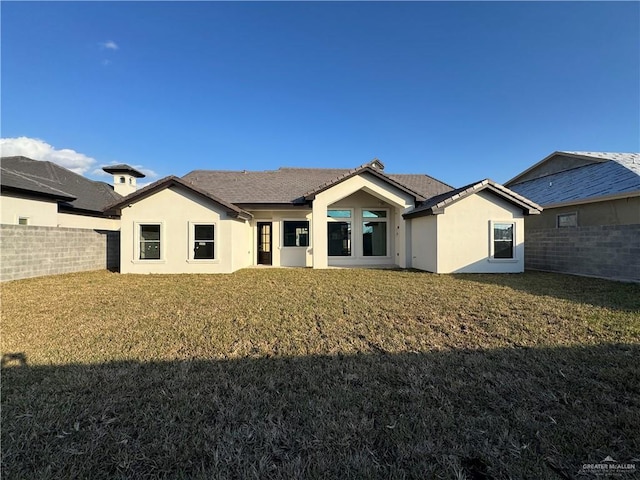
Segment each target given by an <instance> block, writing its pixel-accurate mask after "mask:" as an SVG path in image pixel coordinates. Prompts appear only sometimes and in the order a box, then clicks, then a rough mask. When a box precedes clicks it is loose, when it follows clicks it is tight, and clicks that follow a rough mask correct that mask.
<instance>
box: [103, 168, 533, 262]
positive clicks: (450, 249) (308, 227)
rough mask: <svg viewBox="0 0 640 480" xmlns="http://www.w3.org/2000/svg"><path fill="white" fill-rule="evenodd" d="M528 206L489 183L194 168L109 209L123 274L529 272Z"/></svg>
mask: <svg viewBox="0 0 640 480" xmlns="http://www.w3.org/2000/svg"><path fill="white" fill-rule="evenodd" d="M540 211H541V208H540V207H539V206H538V205H536V204H535V203H533V202H531V201H530V200H528V199H526V198H524V197H523V196H520V195H518V194H516V193H514V192H512V191H510V190H509V189H507V188H505V187H503V186H501V185H498V184H496V183H495V182H492V181H490V180H484V181H481V182H478V183H475V184H472V185H469V186H466V187H463V188H461V189H453V188H452V187H451V186H449V185H446V184H444V183H442V182H440V181H438V180H436V179H433V178H431V177H429V176H427V175H411V174H396V175H394V174H386V173H385V172H384V165H383V164H382V163H381V162H380V161H379V160H377V159H375V160H373V161H372V162H370V163H367V164H365V165H362V166H360V167H357V168H355V169H353V170H344V169H310V168H281V169H278V170H274V171H263V172H248V171H209V170H198V171H194V172H191V173H189V174H187V175H185V176H184V177H182V178H178V177H174V176H171V177H167V178H164V179H161V180H159V181H157V182H155V183H153V184H151V185H148V186H147V187H145V188H143V189H140V190H138V191H136V192H134V193H131V194H130V195H127V196H126V197H124V198H122V199H120V200H118V201H116V202H114V203H113V204H112V205H110V206H109V207H108V208H107V209H106V210H105V213H106V214H108V215H111V216H115V217H118V218H119V221H120V231H121V235H120V239H121V247H120V251H121V259H120V270H121V272H122V273H229V272H233V271H235V270H238V269H240V268H244V267H248V266H252V265H273V266H282V267H312V268H320V269H321V268H328V267H352V266H381V267H382V266H384V267H393V266H396V267H400V268H418V269H422V270H426V271H431V272H437V273H453V272H473V273H480V272H495V273H497V272H510V273H513V272H522V271H523V270H524V240H525V239H524V218H525V216H528V215H535V214H538V213H540Z"/></svg>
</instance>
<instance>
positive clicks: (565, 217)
mask: <svg viewBox="0 0 640 480" xmlns="http://www.w3.org/2000/svg"><path fill="white" fill-rule="evenodd" d="M556 219H557V220H556V227H558V228H566V227H577V226H578V214H577V213H576V212H572V213H561V214H560V215H558V216H557V217H556Z"/></svg>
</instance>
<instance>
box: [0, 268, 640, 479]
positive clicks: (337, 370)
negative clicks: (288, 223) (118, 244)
mask: <svg viewBox="0 0 640 480" xmlns="http://www.w3.org/2000/svg"><path fill="white" fill-rule="evenodd" d="M1 327H2V332H1V333H2V339H1V349H2V353H3V368H2V474H3V478H7V479H9V478H20V479H22V478H38V479H54V478H55V479H58V478H91V479H100V478H110V479H111V478H195V479H205V478H207V479H209V478H220V479H226V478H274V479H279V478H282V479H284V478H286V479H289V478H327V479H332V478H385V479H387V478H398V479H400V478H454V479H464V478H467V479H507V478H513V479H527V478H530V479H546V478H549V479H554V478H558V479H567V478H589V477H583V476H582V475H579V471H580V468H581V467H582V465H583V464H585V463H597V462H600V461H601V460H602V459H604V458H605V457H606V456H607V455H610V456H612V457H613V458H614V459H616V460H618V461H621V462H630V461H632V460H634V459H636V460H635V461H636V462H638V464H637V468H638V471H640V461H639V460H637V457H638V455H639V454H640V368H639V366H638V365H639V363H640V285H637V284H623V283H616V282H608V281H604V280H596V279H588V278H579V277H571V276H564V275H555V274H547V273H526V274H521V275H451V276H439V275H432V274H427V273H421V272H413V271H389V270H324V271H313V270H305V269H248V270H242V271H239V272H236V273H234V274H232V275H215V276H207V275H200V276H197V275H173V276H172V275H152V276H136V275H118V274H113V273H108V272H91V273H81V274H71V275H63V276H53V277H45V278H38V279H30V280H21V281H15V282H9V283H5V284H3V285H2V325H1ZM626 478H631V476H630V475H628V474H627V477H626Z"/></svg>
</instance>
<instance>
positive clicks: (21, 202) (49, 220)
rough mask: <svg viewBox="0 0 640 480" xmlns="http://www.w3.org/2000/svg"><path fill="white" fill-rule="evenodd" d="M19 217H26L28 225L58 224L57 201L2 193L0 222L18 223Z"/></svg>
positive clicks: (0, 198) (53, 225)
mask: <svg viewBox="0 0 640 480" xmlns="http://www.w3.org/2000/svg"><path fill="white" fill-rule="evenodd" d="M19 217H26V218H28V225H40V226H43V227H55V226H57V225H58V203H57V202H56V201H55V200H44V199H43V200H34V199H32V198H26V197H21V196H19V195H14V194H7V193H3V194H2V195H1V196H0V223H3V224H6V225H18V218H19Z"/></svg>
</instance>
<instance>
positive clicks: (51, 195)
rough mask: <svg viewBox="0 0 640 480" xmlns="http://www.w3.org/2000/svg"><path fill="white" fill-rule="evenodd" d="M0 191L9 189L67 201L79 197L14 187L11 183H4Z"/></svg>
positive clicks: (9, 190) (34, 195)
mask: <svg viewBox="0 0 640 480" xmlns="http://www.w3.org/2000/svg"><path fill="white" fill-rule="evenodd" d="M0 191H3V192H5V191H8V192H16V193H21V194H25V195H30V196H33V197H46V198H51V199H54V200H62V201H65V202H70V201H73V200H76V199H77V197H74V196H72V195H62V194H57V193H46V192H38V191H35V190H30V189H28V188H20V187H12V186H10V185H2V186H0Z"/></svg>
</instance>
